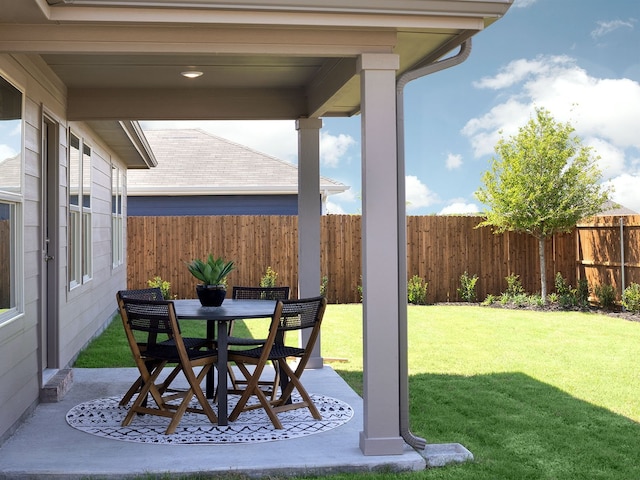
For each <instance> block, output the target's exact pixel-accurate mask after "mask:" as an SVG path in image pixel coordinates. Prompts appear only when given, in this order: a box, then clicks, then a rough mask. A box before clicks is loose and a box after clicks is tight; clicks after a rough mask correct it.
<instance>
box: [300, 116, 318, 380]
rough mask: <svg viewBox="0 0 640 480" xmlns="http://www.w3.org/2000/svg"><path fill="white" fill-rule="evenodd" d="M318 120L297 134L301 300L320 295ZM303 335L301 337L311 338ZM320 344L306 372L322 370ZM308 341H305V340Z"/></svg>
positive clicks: (302, 126)
mask: <svg viewBox="0 0 640 480" xmlns="http://www.w3.org/2000/svg"><path fill="white" fill-rule="evenodd" d="M321 128H322V120H320V119H319V118H300V119H298V120H297V121H296V129H297V130H298V296H299V297H300V298H304V297H315V296H317V295H320V216H321V214H322V201H321V200H322V199H321V198H320V129H321ZM308 334H309V333H308V332H302V335H303V336H305V335H308ZM320 340H321V337H318V341H317V342H316V345H315V347H314V349H313V353H312V355H311V358H310V359H309V363H307V368H322V366H323V363H324V362H323V359H322V356H321V355H320ZM303 341H306V338H303Z"/></svg>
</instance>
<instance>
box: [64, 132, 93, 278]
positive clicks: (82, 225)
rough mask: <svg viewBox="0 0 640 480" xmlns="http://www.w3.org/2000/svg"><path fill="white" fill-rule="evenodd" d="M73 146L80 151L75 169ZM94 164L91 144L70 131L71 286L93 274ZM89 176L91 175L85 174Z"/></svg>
mask: <svg viewBox="0 0 640 480" xmlns="http://www.w3.org/2000/svg"><path fill="white" fill-rule="evenodd" d="M74 140H75V141H77V144H78V146H77V149H76V147H75V146H74V145H73V144H74V143H75V141H74ZM74 150H76V151H77V156H78V158H77V165H76V166H75V170H76V171H74V168H72V164H71V155H72V152H73V151H74ZM87 163H88V164H89V165H88V167H87V165H86V164H87ZM92 168H93V161H92V150H91V147H90V146H89V145H87V144H85V143H84V141H83V138H82V137H81V136H80V135H76V134H75V133H73V132H69V168H68V172H69V173H68V175H69V177H68V185H69V192H68V205H69V290H73V289H74V288H76V287H78V286H80V285H82V284H85V283H87V282H89V281H90V280H91V278H92V276H93V261H92V256H93V239H92V237H93V236H92V231H93V225H92V210H91V204H92V200H91V186H92V185H91V172H92ZM72 176H74V177H72ZM87 176H88V177H89V178H86V177H87ZM74 189H75V191H74ZM74 194H76V196H77V200H76V203H72V198H73V197H74Z"/></svg>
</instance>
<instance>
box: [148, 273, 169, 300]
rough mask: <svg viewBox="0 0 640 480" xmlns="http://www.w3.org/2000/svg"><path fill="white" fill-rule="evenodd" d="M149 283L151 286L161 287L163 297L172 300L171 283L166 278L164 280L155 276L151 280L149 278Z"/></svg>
mask: <svg viewBox="0 0 640 480" xmlns="http://www.w3.org/2000/svg"><path fill="white" fill-rule="evenodd" d="M147 285H149V286H150V287H151V288H159V289H160V291H161V292H162V298H164V299H165V300H171V284H170V283H169V282H167V281H166V280H162V278H160V277H153V278H152V279H151V280H147Z"/></svg>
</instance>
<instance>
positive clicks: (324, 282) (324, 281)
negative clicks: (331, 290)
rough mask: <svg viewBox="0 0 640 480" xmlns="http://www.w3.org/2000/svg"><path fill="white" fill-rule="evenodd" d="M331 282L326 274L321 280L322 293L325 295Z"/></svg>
mask: <svg viewBox="0 0 640 480" xmlns="http://www.w3.org/2000/svg"><path fill="white" fill-rule="evenodd" d="M328 283H329V277H327V276H326V275H324V276H323V277H322V280H320V295H322V296H323V297H325V296H326V295H327V284H328Z"/></svg>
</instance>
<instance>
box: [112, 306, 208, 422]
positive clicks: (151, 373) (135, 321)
mask: <svg viewBox="0 0 640 480" xmlns="http://www.w3.org/2000/svg"><path fill="white" fill-rule="evenodd" d="M118 306H119V308H120V314H121V316H122V323H123V325H124V329H125V333H126V335H127V340H128V342H129V347H130V348H131V353H132V354H133V357H134V360H135V363H136V366H137V367H138V370H139V371H140V376H141V377H142V382H143V383H142V387H141V388H140V391H139V394H138V396H137V398H136V399H135V401H134V402H133V405H132V406H131V407H130V408H129V411H128V413H127V415H126V417H125V418H124V420H123V421H122V426H127V425H129V424H130V423H131V421H132V420H133V418H134V417H135V415H136V414H149V415H159V416H162V417H167V418H170V419H171V421H170V422H169V426H168V427H167V430H166V431H165V433H166V434H170V433H173V432H175V429H176V427H177V426H178V424H179V423H180V419H181V418H182V416H183V415H184V413H185V412H187V411H189V412H194V413H201V414H204V415H206V416H207V418H208V419H209V420H210V421H211V422H212V423H217V421H218V418H217V416H216V414H215V413H214V411H213V409H212V408H211V405H209V403H208V402H207V399H206V398H205V395H204V392H203V391H202V389H201V388H200V384H201V383H202V380H204V378H205V376H206V375H207V373H208V372H209V371H210V370H211V368H213V366H214V365H215V363H216V362H217V360H218V357H217V351H216V350H211V349H205V350H202V349H193V348H187V347H186V346H185V344H184V341H183V339H182V335H181V334H180V329H179V328H178V321H177V318H176V313H175V308H174V306H173V302H171V301H165V300H140V299H135V298H123V297H122V296H120V295H118ZM140 335H142V336H143V337H145V338H146V343H144V344H143V345H144V348H143V349H141V348H140V345H139V341H138V340H137V338H138V337H139V336H140ZM168 363H176V364H177V367H176V368H177V369H178V370H177V372H182V373H183V375H184V377H185V378H186V380H187V384H188V388H187V389H186V390H180V391H178V390H175V389H169V384H166V382H165V384H163V387H162V389H160V388H158V386H157V385H156V380H157V379H158V376H159V375H160V373H161V372H162V369H163V368H164V367H165V365H167V364H168ZM195 367H200V369H199V370H198V373H197V374H196V372H195V371H194V368H195ZM174 372H176V369H174V371H173V372H172V374H173V373H174ZM176 375H177V373H176ZM174 378H175V375H174ZM147 395H150V396H151V398H152V399H153V401H154V402H155V405H156V407H155V408H153V407H149V406H147V405H145V402H146V400H147ZM194 396H195V397H196V399H197V400H198V403H199V405H200V407H190V406H189V403H190V401H191V400H192V398H193V397H194Z"/></svg>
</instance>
